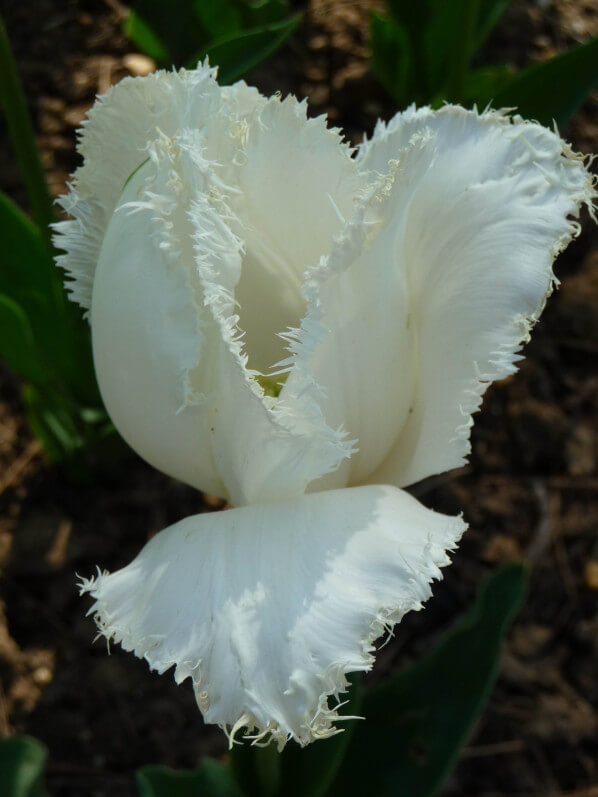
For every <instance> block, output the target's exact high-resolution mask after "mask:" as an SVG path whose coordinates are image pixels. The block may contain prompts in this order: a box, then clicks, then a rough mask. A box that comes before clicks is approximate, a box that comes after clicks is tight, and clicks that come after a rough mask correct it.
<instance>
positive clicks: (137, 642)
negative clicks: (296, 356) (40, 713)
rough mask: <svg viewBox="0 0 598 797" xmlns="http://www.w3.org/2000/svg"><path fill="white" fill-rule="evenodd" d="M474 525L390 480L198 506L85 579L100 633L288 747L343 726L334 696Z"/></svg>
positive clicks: (217, 711) (209, 704) (226, 717)
mask: <svg viewBox="0 0 598 797" xmlns="http://www.w3.org/2000/svg"><path fill="white" fill-rule="evenodd" d="M464 529H465V524H464V523H463V521H462V520H460V519H459V518H449V517H446V516H444V515H439V514H436V513H434V512H431V511H430V510H427V509H425V508H424V507H423V506H421V504H419V503H418V502H417V501H416V500H415V499H414V498H412V497H411V496H409V495H407V494H406V493H403V492H401V491H400V490H397V489H396V488H392V487H381V486H372V487H363V488H355V489H351V490H342V491H333V492H323V493H318V494H316V495H311V496H306V497H304V498H301V499H298V500H295V501H289V502H281V503H272V504H263V505H254V506H250V507H245V508H243V509H236V510H230V511H228V512H221V513H214V514H205V515H198V516H195V517H191V518H187V519H186V520H183V521H181V522H180V523H177V524H175V525H174V526H171V527H170V528H169V529H166V530H165V531H163V532H161V533H160V534H158V535H156V536H155V537H153V538H152V539H151V540H150V542H149V543H148V544H147V545H146V546H145V548H144V549H143V550H142V551H141V553H140V554H139V556H138V557H137V558H136V559H135V560H134V561H133V562H132V563H131V564H130V565H128V566H127V567H125V568H124V569H122V570H119V571H117V572H116V573H113V574H111V575H108V574H100V575H99V576H98V577H97V579H91V580H89V581H84V583H83V585H82V591H84V592H90V593H91V595H92V596H93V597H94V598H95V603H94V605H93V607H92V609H91V610H90V611H91V612H93V613H94V614H95V618H96V621H97V623H98V627H99V628H100V631H101V632H102V633H103V634H104V635H105V636H106V637H107V638H108V639H114V640H115V641H117V642H120V643H121V644H122V646H123V647H124V648H125V650H133V651H134V652H135V654H136V655H137V656H139V657H143V658H145V659H146V660H147V662H148V664H149V665H150V667H152V668H153V669H155V670H158V671H159V672H164V671H165V670H167V669H169V668H170V667H172V666H174V667H175V679H176V681H177V683H180V682H181V681H182V680H184V679H185V678H187V677H191V679H192V681H193V688H194V691H195V695H196V698H197V702H198V704H199V707H200V709H201V711H202V712H203V714H204V718H205V720H206V721H207V722H213V723H217V724H218V725H220V726H221V727H222V728H224V729H225V730H226V731H227V732H229V733H230V734H231V737H232V736H233V735H234V734H235V733H236V732H237V731H238V730H240V729H241V728H242V727H244V726H246V727H247V728H248V729H249V730H250V731H251V730H253V731H254V733H255V734H257V735H259V736H262V735H267V734H268V733H270V734H271V738H273V739H275V740H276V741H277V742H278V743H279V745H281V746H282V745H284V744H285V742H286V741H287V740H288V739H289V738H294V739H295V740H296V741H298V742H299V743H300V744H302V745H303V744H307V743H308V742H310V741H312V740H314V739H317V738H321V737H325V736H328V735H330V734H332V733H334V731H335V728H334V726H333V723H334V721H335V720H336V719H337V713H336V710H335V707H334V706H332V707H331V706H329V705H328V701H327V697H328V696H331V695H332V696H334V698H335V699H336V700H337V701H338V699H339V694H340V693H341V692H343V691H344V690H345V689H346V687H347V681H346V679H345V674H346V673H348V672H352V671H355V670H368V669H370V668H371V666H372V664H373V661H374V656H373V654H374V650H375V649H374V646H373V644H372V643H373V641H374V640H375V639H376V638H377V637H378V636H380V634H382V633H383V631H384V630H385V629H388V628H391V627H392V626H393V625H394V624H395V623H397V622H398V621H399V620H400V619H401V618H402V617H403V615H404V614H405V613H406V612H408V611H410V610H412V609H419V608H421V605H422V601H424V600H426V599H427V598H428V597H429V596H430V582H431V581H432V579H434V578H439V577H440V571H439V569H438V568H439V567H441V566H443V565H445V564H447V563H448V561H449V560H448V558H447V555H446V550H447V549H449V550H450V549H453V548H454V547H455V544H456V542H457V540H458V539H459V537H460V536H461V534H462V532H463V530H464Z"/></svg>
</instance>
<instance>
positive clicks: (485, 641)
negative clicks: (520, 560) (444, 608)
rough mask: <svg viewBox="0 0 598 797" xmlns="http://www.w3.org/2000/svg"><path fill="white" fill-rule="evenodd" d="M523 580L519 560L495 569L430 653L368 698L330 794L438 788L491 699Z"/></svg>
mask: <svg viewBox="0 0 598 797" xmlns="http://www.w3.org/2000/svg"><path fill="white" fill-rule="evenodd" d="M526 583H527V570H526V568H525V567H524V566H523V565H517V564H514V565H507V566H506V567H504V568H502V569H501V570H499V571H498V572H497V573H495V574H494V575H493V576H492V577H491V578H490V579H489V580H488V581H487V582H486V584H485V585H484V587H483V588H482V590H481V592H480V595H479V596H478V599H477V601H476V603H475V605H474V606H473V608H472V610H471V611H470V613H469V614H468V616H467V617H466V619H465V620H464V621H463V622H462V623H461V624H460V625H459V626H458V627H457V628H456V629H455V630H454V631H452V632H451V633H449V634H448V635H447V636H446V637H445V638H444V639H443V640H442V641H441V643H440V644H439V645H438V647H437V648H436V649H435V650H434V651H433V652H432V653H430V654H429V655H428V656H426V657H425V658H424V659H423V660H421V661H420V662H418V663H417V664H415V665H414V666H412V667H410V668H409V669H407V670H406V671H404V672H402V673H400V674H399V675H398V676H396V677H395V678H394V679H392V680H391V681H389V682H388V683H386V684H383V685H382V686H381V687H379V688H378V689H375V690H372V692H370V693H369V694H368V695H366V697H365V699H364V705H363V712H364V714H365V717H366V721H365V722H364V723H362V724H360V725H359V726H358V727H357V729H356V730H355V732H354V734H353V737H352V739H351V744H350V746H349V750H348V753H347V756H346V759H345V765H344V766H343V768H342V770H341V773H340V775H339V777H338V778H337V780H336V781H335V783H334V786H333V789H332V790H331V792H330V793H331V794H334V795H336V794H343V795H346V796H347V797H357V795H359V796H360V797H361V796H362V795H363V794H375V795H377V797H406V796H407V795H409V797H411V795H413V796H414V797H415V795H417V797H432V795H435V794H437V793H438V789H439V788H440V787H441V785H442V783H443V782H444V780H445V778H446V776H447V775H448V773H449V772H450V771H451V769H452V767H453V766H454V764H455V762H456V760H457V757H458V754H459V751H460V750H461V748H462V747H463V745H464V744H465V742H466V741H467V739H468V738H469V736H470V734H471V732H472V729H473V727H474V725H475V722H476V720H477V718H478V717H479V715H480V713H481V711H482V709H483V708H484V706H485V704H486V702H487V700H488V698H489V696H490V693H491V691H492V687H493V685H494V682H495V680H496V677H497V674H498V670H499V665H500V655H501V651H502V646H503V641H504V637H505V634H506V632H507V630H508V628H509V625H510V623H511V621H512V619H513V617H514V615H515V613H516V611H517V609H518V608H519V606H520V605H521V602H522V600H523V597H524V594H525V589H526ZM374 762H375V764H374Z"/></svg>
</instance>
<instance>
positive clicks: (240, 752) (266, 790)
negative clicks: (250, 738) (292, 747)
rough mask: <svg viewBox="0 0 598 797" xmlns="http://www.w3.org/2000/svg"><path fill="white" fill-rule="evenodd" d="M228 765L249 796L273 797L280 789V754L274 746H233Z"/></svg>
mask: <svg viewBox="0 0 598 797" xmlns="http://www.w3.org/2000/svg"><path fill="white" fill-rule="evenodd" d="M230 763H231V768H232V770H233V772H234V775H235V778H236V780H237V782H238V783H239V784H240V786H241V787H242V788H243V790H244V791H245V792H246V793H247V794H250V795H259V797H274V795H276V794H278V792H279V789H280V753H279V752H278V750H277V748H276V745H275V744H269V745H268V746H267V747H254V746H252V745H248V744H239V745H234V747H233V748H232V750H231V751H230Z"/></svg>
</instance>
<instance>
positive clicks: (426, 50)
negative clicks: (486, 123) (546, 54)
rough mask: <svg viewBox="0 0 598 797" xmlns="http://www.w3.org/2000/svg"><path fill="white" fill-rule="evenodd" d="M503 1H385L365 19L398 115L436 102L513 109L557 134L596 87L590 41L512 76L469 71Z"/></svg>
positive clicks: (596, 56)
mask: <svg viewBox="0 0 598 797" xmlns="http://www.w3.org/2000/svg"><path fill="white" fill-rule="evenodd" d="M509 4H510V0H421V2H420V3H417V4H415V3H412V2H410V1H409V0H386V13H384V14H381V13H379V12H373V13H372V16H371V26H370V49H371V58H372V69H373V71H374V73H375V74H376V75H377V76H378V78H379V80H380V82H381V83H382V84H383V85H384V87H385V88H386V90H387V91H388V92H389V93H390V94H392V96H393V97H394V98H395V99H396V100H397V102H398V103H399V105H400V107H402V108H404V107H406V106H407V105H409V104H410V103H412V102H415V103H417V104H418V105H428V104H430V105H432V106H434V107H438V106H440V105H441V104H442V103H443V102H444V101H448V102H456V103H461V104H463V105H466V106H471V105H474V104H476V105H478V107H480V108H484V107H485V106H487V105H489V104H491V105H492V106H494V107H495V108H501V107H513V108H514V107H516V108H517V109H518V111H519V113H521V114H522V115H523V116H524V117H526V118H529V119H535V120H536V121H538V122H540V123H541V124H545V125H551V124H552V122H553V120H554V121H556V122H557V124H558V125H560V126H563V125H565V124H566V123H567V121H568V120H569V119H570V118H571V116H572V115H573V114H574V113H575V111H576V110H577V109H578V108H579V106H580V105H581V104H582V102H583V101H584V100H585V98H586V97H587V96H588V94H589V93H590V92H591V91H592V90H593V89H594V88H595V87H596V86H598V38H594V39H590V40H588V41H587V42H584V43H583V44H579V45H576V46H574V47H572V48H571V49H570V50H568V51H567V52H565V53H563V54H562V55H559V56H556V57H555V58H552V59H550V60H548V61H544V62H541V63H538V64H534V65H532V66H530V67H528V68H527V69H524V70H522V71H521V72H517V71H516V70H515V69H513V68H512V67H510V66H508V65H505V64H498V65H491V66H482V67H472V61H473V58H474V56H475V55H476V54H477V53H478V51H479V49H480V48H481V46H482V45H483V44H484V42H485V41H486V39H487V37H488V35H489V34H490V33H491V31H492V30H493V28H494V27H495V25H496V24H497V23H498V21H499V20H500V18H501V17H502V15H503V13H504V11H505V10H506V9H507V7H508V6H509Z"/></svg>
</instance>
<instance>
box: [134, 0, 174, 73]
mask: <svg viewBox="0 0 598 797" xmlns="http://www.w3.org/2000/svg"><path fill="white" fill-rule="evenodd" d="M123 30H124V33H125V35H126V36H128V37H129V39H131V41H132V42H135V44H136V45H137V46H138V47H139V49H140V50H142V51H143V52H144V53H145V54H146V55H148V56H149V57H150V58H153V59H154V61H156V63H158V64H166V63H168V62H169V61H170V60H171V59H170V55H169V52H168V48H167V47H166V45H165V44H164V42H163V41H162V39H161V38H160V36H159V35H158V34H157V33H156V31H155V30H154V29H153V27H152V26H151V24H150V23H149V22H147V20H145V19H144V18H143V17H142V16H141V14H140V13H138V12H137V11H135V9H133V10H132V11H131V12H130V13H129V15H128V16H127V18H126V19H125V21H124V23H123Z"/></svg>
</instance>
